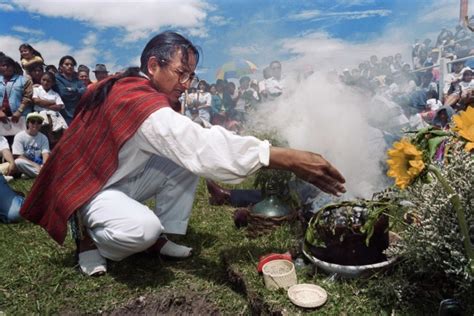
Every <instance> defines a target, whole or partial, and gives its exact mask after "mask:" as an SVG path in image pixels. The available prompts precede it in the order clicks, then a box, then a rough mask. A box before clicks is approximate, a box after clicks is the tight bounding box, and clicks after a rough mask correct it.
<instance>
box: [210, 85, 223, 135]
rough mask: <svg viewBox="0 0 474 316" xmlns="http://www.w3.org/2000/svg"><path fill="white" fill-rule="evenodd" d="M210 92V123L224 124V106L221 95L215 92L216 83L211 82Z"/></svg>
mask: <svg viewBox="0 0 474 316" xmlns="http://www.w3.org/2000/svg"><path fill="white" fill-rule="evenodd" d="M209 91H210V93H211V109H212V112H211V114H212V115H211V116H212V119H211V120H212V122H211V123H212V124H213V125H221V126H224V123H225V108H224V104H223V102H222V97H221V96H220V95H219V94H218V93H217V85H216V84H211V87H210V88H209Z"/></svg>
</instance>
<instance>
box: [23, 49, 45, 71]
mask: <svg viewBox="0 0 474 316" xmlns="http://www.w3.org/2000/svg"><path fill="white" fill-rule="evenodd" d="M19 50H20V56H21V59H20V62H21V67H22V68H23V69H24V70H25V72H26V74H29V72H30V66H32V65H33V64H40V65H43V64H44V60H43V57H42V56H41V54H40V53H39V52H38V51H37V50H36V49H34V48H33V47H32V46H31V45H30V44H26V43H25V44H21V45H20V48H19Z"/></svg>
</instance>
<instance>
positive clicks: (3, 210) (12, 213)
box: [0, 174, 25, 224]
mask: <svg viewBox="0 0 474 316" xmlns="http://www.w3.org/2000/svg"><path fill="white" fill-rule="evenodd" d="M0 196H1V197H2V198H1V199H0V222H2V223H5V224H12V223H17V222H19V221H20V220H21V216H20V208H21V206H22V205H23V202H24V200H25V199H24V197H23V196H21V195H20V194H18V192H15V191H13V190H12V189H11V188H10V187H9V186H8V184H7V181H6V180H5V177H4V176H3V175H1V174H0Z"/></svg>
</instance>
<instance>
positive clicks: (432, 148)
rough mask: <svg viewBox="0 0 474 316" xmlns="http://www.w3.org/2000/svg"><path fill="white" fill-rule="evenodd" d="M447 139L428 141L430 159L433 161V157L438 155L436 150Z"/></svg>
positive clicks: (440, 138) (438, 138)
mask: <svg viewBox="0 0 474 316" xmlns="http://www.w3.org/2000/svg"><path fill="white" fill-rule="evenodd" d="M445 139H446V136H436V137H433V138H430V139H429V140H428V151H429V154H430V155H429V157H430V159H433V156H434V154H435V153H436V150H437V149H438V147H439V145H440V144H441V143H442V142H443V140H445Z"/></svg>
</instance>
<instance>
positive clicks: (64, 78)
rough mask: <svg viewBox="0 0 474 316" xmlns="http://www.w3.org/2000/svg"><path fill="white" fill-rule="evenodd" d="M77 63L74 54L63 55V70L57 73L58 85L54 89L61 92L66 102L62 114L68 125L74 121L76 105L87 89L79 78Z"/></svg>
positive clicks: (60, 67) (61, 63) (60, 64)
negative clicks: (76, 68)
mask: <svg viewBox="0 0 474 316" xmlns="http://www.w3.org/2000/svg"><path fill="white" fill-rule="evenodd" d="M76 65H77V63H76V60H75V59H74V58H73V57H72V56H69V55H66V56H64V57H62V58H61V59H60V60H59V69H60V70H61V72H60V73H57V74H56V85H55V86H54V90H55V91H56V92H57V93H59V95H60V96H61V99H62V100H63V102H64V109H63V110H61V114H62V116H63V117H64V119H65V120H66V123H67V124H68V125H69V124H70V123H71V122H72V119H73V117H74V111H75V110H76V106H77V104H78V103H79V100H80V99H81V96H82V94H83V93H84V92H85V90H86V87H85V86H84V83H83V82H82V81H81V80H79V78H78V77H77V74H76V73H75V71H74V68H75V67H76Z"/></svg>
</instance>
